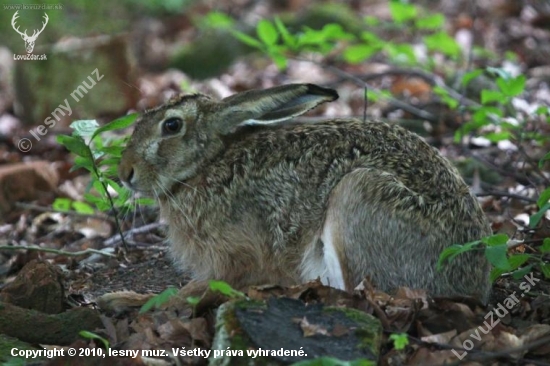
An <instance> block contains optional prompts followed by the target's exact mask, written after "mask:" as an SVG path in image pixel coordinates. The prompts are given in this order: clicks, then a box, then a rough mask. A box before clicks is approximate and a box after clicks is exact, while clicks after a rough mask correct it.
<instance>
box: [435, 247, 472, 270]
mask: <svg viewBox="0 0 550 366" xmlns="http://www.w3.org/2000/svg"><path fill="white" fill-rule="evenodd" d="M479 244H481V240H476V241H472V242H469V243H466V244H464V245H460V244H453V245H451V246H450V247H447V248H445V249H444V250H443V251H442V252H441V254H440V255H439V260H438V261H437V270H438V271H439V270H441V269H442V268H443V264H444V262H445V261H446V260H448V261H449V262H450V261H452V260H453V259H454V258H455V257H456V256H457V255H459V254H462V253H465V252H467V251H470V250H475V249H477V248H476V247H477V246H479Z"/></svg>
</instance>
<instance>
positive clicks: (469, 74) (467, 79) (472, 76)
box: [462, 69, 483, 86]
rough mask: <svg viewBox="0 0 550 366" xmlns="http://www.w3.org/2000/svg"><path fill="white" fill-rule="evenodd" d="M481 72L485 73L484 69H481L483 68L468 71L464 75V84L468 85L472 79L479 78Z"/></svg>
mask: <svg viewBox="0 0 550 366" xmlns="http://www.w3.org/2000/svg"><path fill="white" fill-rule="evenodd" d="M481 74H483V70H481V69H476V70H472V71H469V72H467V73H466V74H464V76H463V77H462V85H463V86H466V85H468V84H470V81H472V80H474V79H475V78H477V77H478V76H479V75H481Z"/></svg>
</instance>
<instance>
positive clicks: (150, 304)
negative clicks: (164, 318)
mask: <svg viewBox="0 0 550 366" xmlns="http://www.w3.org/2000/svg"><path fill="white" fill-rule="evenodd" d="M177 293H178V289H177V288H175V287H168V288H167V289H166V290H164V291H162V292H161V293H160V294H158V295H155V296H153V297H152V298H150V299H149V300H148V301H147V302H146V303H145V304H143V306H142V307H141V309H139V313H140V314H143V313H146V312H148V311H149V310H151V309H158V308H159V307H161V306H162V305H164V304H166V303H167V302H168V301H169V300H170V299H171V298H172V297H173V296H175V295H176V294H177Z"/></svg>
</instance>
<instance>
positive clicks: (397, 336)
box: [390, 333, 409, 350]
mask: <svg viewBox="0 0 550 366" xmlns="http://www.w3.org/2000/svg"><path fill="white" fill-rule="evenodd" d="M390 340H392V341H393V348H395V349H396V350H403V349H405V347H407V346H408V345H409V336H408V335H407V333H392V334H390Z"/></svg>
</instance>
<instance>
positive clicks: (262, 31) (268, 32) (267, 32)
mask: <svg viewBox="0 0 550 366" xmlns="http://www.w3.org/2000/svg"><path fill="white" fill-rule="evenodd" d="M256 33H257V34H258V38H259V39H260V40H261V41H262V42H264V43H265V44H266V45H267V46H272V45H274V44H275V43H277V40H278V39H279V33H277V29H276V28H275V26H274V25H273V24H272V23H271V22H270V21H269V20H265V19H262V20H260V22H259V23H258V26H257V28H256Z"/></svg>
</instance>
